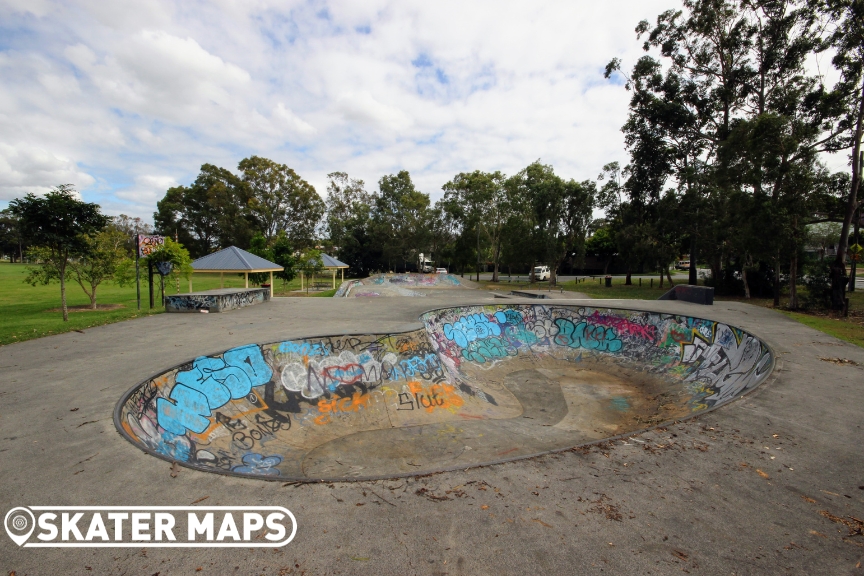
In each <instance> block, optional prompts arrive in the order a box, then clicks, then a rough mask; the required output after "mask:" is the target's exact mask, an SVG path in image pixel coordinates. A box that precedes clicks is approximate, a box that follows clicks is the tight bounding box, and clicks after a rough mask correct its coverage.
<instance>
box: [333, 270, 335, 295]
mask: <svg viewBox="0 0 864 576" xmlns="http://www.w3.org/2000/svg"><path fill="white" fill-rule="evenodd" d="M333 289H334V290H335V289H336V269H335V268H334V269H333Z"/></svg>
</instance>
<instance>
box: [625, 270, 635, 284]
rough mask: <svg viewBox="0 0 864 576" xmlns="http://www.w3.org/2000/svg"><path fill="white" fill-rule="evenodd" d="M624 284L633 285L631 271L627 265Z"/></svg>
mask: <svg viewBox="0 0 864 576" xmlns="http://www.w3.org/2000/svg"><path fill="white" fill-rule="evenodd" d="M624 285H625V286H632V285H633V279H632V272H630V267H629V266H628V267H627V279H626V280H625V281H624Z"/></svg>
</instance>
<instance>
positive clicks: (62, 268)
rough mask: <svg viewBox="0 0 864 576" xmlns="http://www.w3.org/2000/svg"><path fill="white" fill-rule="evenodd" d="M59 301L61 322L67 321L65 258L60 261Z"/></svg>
mask: <svg viewBox="0 0 864 576" xmlns="http://www.w3.org/2000/svg"><path fill="white" fill-rule="evenodd" d="M59 268H60V302H61V303H62V305H63V322H68V321H69V309H68V308H67V307H66V259H65V258H63V260H61V262H60V266H59Z"/></svg>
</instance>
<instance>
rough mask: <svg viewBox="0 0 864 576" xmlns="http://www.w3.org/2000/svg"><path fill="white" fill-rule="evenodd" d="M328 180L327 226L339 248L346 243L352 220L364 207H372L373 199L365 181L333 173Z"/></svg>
mask: <svg viewBox="0 0 864 576" xmlns="http://www.w3.org/2000/svg"><path fill="white" fill-rule="evenodd" d="M327 180H328V182H327V199H326V200H325V204H326V206H327V215H326V217H325V224H326V227H327V236H328V238H329V240H330V242H331V243H332V244H333V246H335V247H337V248H338V247H341V246H342V244H343V243H344V242H345V239H346V234H347V230H348V226H349V223H350V222H351V219H352V218H354V217H355V216H356V215H357V213H358V212H360V211H361V208H362V207H364V206H366V207H368V206H370V205H371V204H372V201H373V198H372V195H371V194H369V193H368V192H367V191H366V187H365V184H364V182H363V180H358V179H356V178H349V177H348V174H346V173H345V172H331V173H330V174H328V175H327Z"/></svg>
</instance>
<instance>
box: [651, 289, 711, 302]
mask: <svg viewBox="0 0 864 576" xmlns="http://www.w3.org/2000/svg"><path fill="white" fill-rule="evenodd" d="M658 300H681V301H683V302H692V303H693V304H703V305H706V306H712V305H713V304H714V288H711V287H708V286H692V285H690V284H679V285H678V286H675V287H674V288H672V289H671V290H669V291H668V292H666V293H665V294H663V295H662V296H660V298H658Z"/></svg>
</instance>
